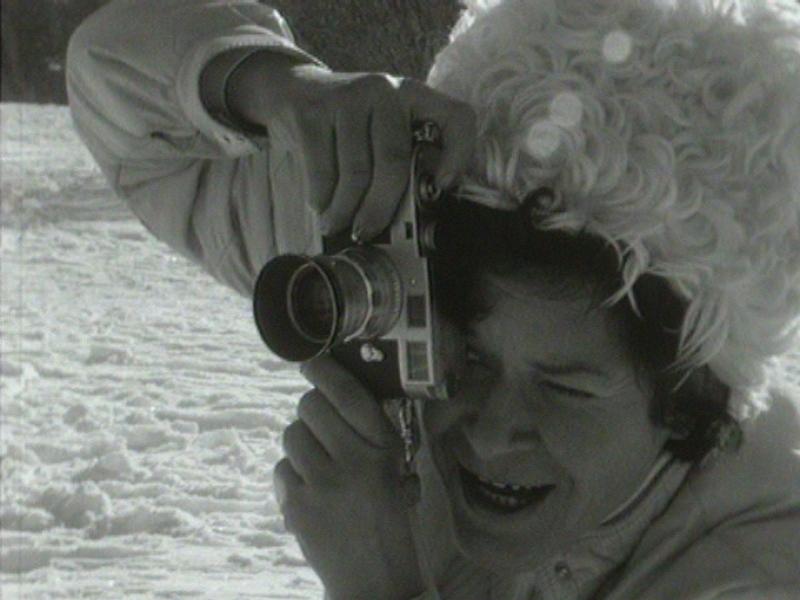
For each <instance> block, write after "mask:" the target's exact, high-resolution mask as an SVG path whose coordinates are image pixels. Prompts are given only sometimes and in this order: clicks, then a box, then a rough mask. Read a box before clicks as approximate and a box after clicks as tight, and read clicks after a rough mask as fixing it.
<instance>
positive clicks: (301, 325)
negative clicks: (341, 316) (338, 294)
mask: <svg viewBox="0 0 800 600" xmlns="http://www.w3.org/2000/svg"><path fill="white" fill-rule="evenodd" d="M288 294H289V302H288V308H289V318H290V319H291V321H292V324H293V325H294V326H295V328H296V329H297V331H298V333H300V334H301V335H302V336H304V337H305V338H307V339H308V341H310V342H314V343H325V342H326V341H327V340H328V338H329V337H330V336H331V334H332V332H333V331H334V328H335V325H336V298H335V297H334V295H333V289H332V288H331V286H330V285H329V282H328V280H327V279H326V277H325V276H324V274H323V273H322V272H321V271H320V270H319V268H318V267H317V266H316V265H314V264H313V263H309V264H306V265H303V266H302V267H301V268H300V269H299V270H298V271H297V272H295V274H294V276H293V277H292V279H291V280H290V281H289V290H288Z"/></svg>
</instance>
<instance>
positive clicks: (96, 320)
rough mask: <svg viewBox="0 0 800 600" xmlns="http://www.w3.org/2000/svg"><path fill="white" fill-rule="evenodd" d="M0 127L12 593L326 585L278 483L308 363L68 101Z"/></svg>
mask: <svg viewBox="0 0 800 600" xmlns="http://www.w3.org/2000/svg"><path fill="white" fill-rule="evenodd" d="M0 127H2V153H1V157H2V162H1V163H0V166H1V168H2V171H0V185H1V186H2V187H1V188H0V192H1V193H2V204H1V205H0V206H1V212H0V215H1V216H2V230H1V231H0V332H1V333H0V411H1V412H0V419H2V421H1V422H0V461H1V462H0V476H1V477H2V480H1V481H2V508H0V597H2V598H3V599H4V600H5V599H9V600H11V599H17V598H19V599H22V598H25V599H34V598H48V599H49V598H178V597H180V598H215V599H226V598H237V599H238V598H303V599H305V598H319V597H321V595H322V588H321V586H320V584H319V581H318V579H317V578H316V576H315V575H314V573H313V571H311V569H309V567H308V566H307V564H306V563H305V561H304V560H303V558H302V555H301V553H300V551H299V549H298V547H297V545H296V543H295V541H294V539H293V538H292V536H291V535H289V534H288V533H287V532H286V531H285V529H284V527H283V520H282V518H281V516H280V514H279V512H278V510H277V506H276V504H275V501H274V498H273V490H272V467H273V466H274V464H275V463H276V462H277V460H278V459H279V458H280V456H281V450H280V437H281V432H282V430H283V428H284V427H285V426H286V424H288V423H289V422H290V420H291V419H292V418H293V414H294V405H295V402H296V400H297V398H298V397H299V396H300V394H301V393H302V392H303V391H304V390H305V389H307V385H306V384H305V382H304V380H303V379H302V378H301V377H300V376H299V374H298V373H297V371H296V368H295V367H293V366H292V365H289V364H287V363H284V362H281V361H279V360H277V359H276V358H275V357H274V356H273V355H271V354H270V353H269V352H268V351H267V349H266V348H265V346H264V345H263V343H262V342H261V340H260V339H259V337H258V334H257V332H256V329H255V326H254V324H253V321H252V317H251V313H250V304H249V302H248V301H247V300H246V299H244V298H240V297H239V296H237V295H236V294H235V293H233V292H231V291H229V290H228V289H226V288H224V287H223V286H222V285H220V284H218V283H217V282H215V281H214V280H212V279H211V278H210V277H209V276H208V275H206V274H205V273H203V272H202V271H201V270H200V269H199V268H197V267H195V266H194V265H192V264H191V263H189V262H188V261H186V260H184V259H183V258H180V257H177V256H176V255H175V254H174V253H173V252H172V251H170V250H169V249H168V248H167V247H166V246H165V245H163V244H161V243H160V242H158V241H156V240H154V239H153V238H152V237H151V236H150V235H149V234H148V233H147V232H146V231H145V229H144V228H143V227H142V226H141V225H140V224H139V223H138V221H136V220H135V218H133V217H132V216H131V214H130V213H129V211H128V210H127V209H126V208H125V207H124V205H123V204H122V203H121V202H120V201H119V200H118V199H116V198H115V197H114V196H113V194H112V193H111V192H110V191H109V189H108V187H107V185H106V184H105V182H104V180H103V178H102V176H101V174H100V172H99V170H98V169H97V167H96V166H95V165H94V163H93V162H92V160H91V157H90V156H89V154H88V152H87V151H86V150H85V149H84V148H83V146H82V145H81V144H80V142H79V140H78V138H77V136H76V134H75V133H74V131H73V129H72V125H71V122H70V118H69V113H68V111H67V110H66V109H65V108H63V107H55V106H34V105H25V104H2V105H0Z"/></svg>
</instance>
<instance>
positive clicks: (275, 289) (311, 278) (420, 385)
mask: <svg viewBox="0 0 800 600" xmlns="http://www.w3.org/2000/svg"><path fill="white" fill-rule="evenodd" d="M414 140H415V142H414V149H413V154H412V161H411V165H410V173H409V184H408V187H407V189H406V192H405V195H404V197H403V199H402V201H401V202H400V204H399V205H398V207H397V212H396V214H395V218H394V219H393V221H392V223H391V225H390V226H389V227H388V228H387V229H386V230H385V231H383V232H382V233H381V234H380V235H379V236H378V237H377V238H375V239H373V240H370V242H369V244H360V243H357V242H355V241H353V239H352V238H351V234H350V232H349V231H344V232H342V233H340V234H337V235H335V236H322V235H320V236H319V237H318V239H317V240H315V243H316V246H317V248H315V251H318V253H317V254H316V255H314V256H306V255H292V254H286V255H282V256H279V257H277V258H274V259H272V260H271V261H269V262H268V263H267V264H266V265H265V266H264V268H263V269H262V270H261V273H260V274H259V277H258V280H257V282H256V286H255V295H254V303H253V306H254V315H255V320H256V324H257V326H258V330H259V333H260V334H261V337H262V339H263V340H264V342H265V343H266V344H267V346H268V347H269V348H270V349H271V350H272V351H273V352H275V354H277V355H278V356H280V357H281V358H284V359H286V360H290V361H305V360H309V359H311V358H313V357H314V356H317V355H319V354H322V353H323V352H326V351H330V352H331V354H333V356H334V357H335V358H336V359H337V360H338V361H339V362H340V363H342V364H343V365H344V366H345V367H346V368H347V369H348V370H350V371H351V372H352V373H353V374H355V375H356V376H357V377H358V378H359V379H360V380H361V381H362V382H363V383H364V384H365V385H366V386H367V387H368V388H369V389H370V390H371V391H372V392H373V393H374V394H375V395H376V397H377V398H379V399H381V400H384V399H394V398H415V399H447V398H449V397H451V396H452V394H453V393H454V392H455V388H456V386H457V383H458V380H459V379H460V371H461V369H462V368H463V364H464V358H463V355H464V350H463V344H462V343H461V336H460V335H459V334H458V333H457V332H456V331H455V330H454V328H453V327H452V325H450V324H449V323H447V322H446V321H445V320H443V319H442V318H441V317H440V316H439V315H438V314H437V310H436V298H435V290H434V287H433V278H434V277H435V274H434V269H435V266H434V263H433V260H432V256H433V253H434V252H435V228H436V225H437V213H438V209H439V208H440V206H441V203H442V202H446V201H447V199H446V196H445V195H443V194H441V193H440V191H439V190H438V189H437V188H436V186H435V184H434V183H433V178H432V177H431V176H430V175H429V174H428V172H427V169H426V166H430V165H432V164H435V161H436V159H437V158H438V147H437V141H438V131H437V130H436V128H435V125H433V124H430V123H427V124H424V125H423V126H421V127H418V128H417V129H416V130H415V132H414ZM317 231H319V229H318V228H317Z"/></svg>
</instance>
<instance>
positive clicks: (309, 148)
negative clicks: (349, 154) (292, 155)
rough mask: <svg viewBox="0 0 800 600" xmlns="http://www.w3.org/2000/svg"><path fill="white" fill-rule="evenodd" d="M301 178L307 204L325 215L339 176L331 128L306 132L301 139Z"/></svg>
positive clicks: (311, 129) (309, 129)
mask: <svg viewBox="0 0 800 600" xmlns="http://www.w3.org/2000/svg"><path fill="white" fill-rule="evenodd" d="M299 155H300V156H302V157H303V161H304V164H303V175H304V178H305V190H304V191H305V192H306V193H307V194H308V196H307V197H306V199H305V200H306V203H307V204H308V206H310V207H311V208H312V209H313V210H314V211H316V212H317V213H319V214H321V213H323V212H325V210H326V209H327V208H328V206H329V205H330V203H331V200H332V198H333V191H334V189H336V180H337V178H338V176H339V174H338V169H337V167H336V147H335V135H334V131H333V127H330V128H322V129H319V128H313V127H309V128H308V129H307V130H306V134H305V137H304V138H303V139H302V150H301V152H300V153H299Z"/></svg>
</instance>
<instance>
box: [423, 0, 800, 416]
mask: <svg viewBox="0 0 800 600" xmlns="http://www.w3.org/2000/svg"><path fill="white" fill-rule="evenodd" d="M799 23H800V6H798V4H797V3H794V2H791V3H789V2H785V3H781V2H764V1H753V2H745V1H739V2H735V1H721V0H672V1H667V0H496V1H492V0H473V1H472V2H470V3H469V5H468V8H467V10H465V12H464V13H463V15H462V17H461V19H460V21H459V22H458V24H457V25H456V28H455V29H454V32H453V34H452V39H451V43H450V44H449V45H448V46H447V47H446V48H445V49H443V50H442V51H441V52H440V53H439V55H438V56H437V58H436V61H435V63H434V66H433V68H432V70H431V73H430V75H429V78H428V81H429V83H430V84H431V85H432V86H433V87H435V88H437V89H439V90H442V91H444V92H446V93H448V94H450V95H452V96H454V97H457V98H460V99H462V100H464V101H466V102H468V103H469V104H470V105H472V106H473V107H474V108H475V110H476V111H477V114H478V122H479V138H478V148H477V152H476V158H475V161H474V164H473V165H472V167H471V169H470V172H469V174H468V175H467V176H466V177H465V179H464V181H463V183H462V185H461V194H463V195H465V196H467V197H469V198H471V199H473V200H476V201H479V202H483V203H486V204H489V205H492V206H497V207H507V208H512V207H514V206H516V203H518V202H519V201H520V200H521V199H523V198H525V197H526V195H527V194H528V193H530V192H531V191H532V190H535V189H537V188H539V187H542V186H550V187H552V188H554V189H555V190H557V191H558V194H557V200H556V201H555V202H554V203H553V204H552V205H551V206H548V207H546V210H547V217H546V219H545V221H544V226H546V227H548V228H553V229H562V230H570V231H586V232H590V233H593V234H596V235H599V236H602V237H603V238H605V239H606V240H608V241H609V242H611V243H612V244H614V246H615V247H616V248H618V250H619V253H620V258H621V260H622V273H623V276H624V280H625V282H626V285H625V287H624V289H622V290H620V292H619V294H618V295H617V297H616V298H615V299H620V298H623V297H624V296H625V295H628V296H630V295H631V294H630V290H631V288H632V286H633V284H634V282H635V281H636V280H637V278H638V277H639V276H641V275H642V274H644V273H653V274H657V275H659V276H661V277H664V278H665V279H666V280H667V281H668V282H669V284H670V286H671V288H672V289H673V290H674V291H675V292H676V293H677V294H679V296H680V297H681V298H683V299H684V300H685V302H686V306H687V309H686V316H685V320H684V323H683V326H682V330H681V346H680V348H681V351H680V362H681V363H682V364H684V365H686V366H698V365H703V364H708V365H710V367H711V368H712V370H713V371H714V372H715V373H716V375H717V376H718V377H719V378H720V379H721V380H722V381H724V382H725V383H727V384H728V385H730V386H731V387H732V389H733V390H734V403H735V404H737V406H735V408H739V409H742V408H747V406H748V405H754V404H755V403H756V402H757V400H756V398H758V397H759V394H758V393H757V390H760V388H761V387H762V386H763V384H764V381H765V372H766V371H765V369H766V367H767V366H768V364H769V361H770V359H771V357H774V356H777V355H779V354H781V353H783V352H784V351H786V350H787V348H788V347H789V346H790V344H791V343H792V341H793V340H794V339H795V337H796V334H797V332H798V328H799V327H800V322H799V321H798V315H800V24H799ZM631 299H632V298H631Z"/></svg>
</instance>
